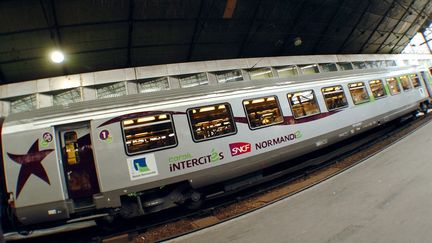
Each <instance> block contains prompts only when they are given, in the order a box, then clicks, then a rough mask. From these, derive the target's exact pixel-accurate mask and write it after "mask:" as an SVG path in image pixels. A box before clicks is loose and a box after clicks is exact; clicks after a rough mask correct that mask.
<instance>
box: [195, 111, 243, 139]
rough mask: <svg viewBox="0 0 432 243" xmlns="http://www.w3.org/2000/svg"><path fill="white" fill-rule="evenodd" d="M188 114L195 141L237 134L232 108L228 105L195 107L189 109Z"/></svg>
mask: <svg viewBox="0 0 432 243" xmlns="http://www.w3.org/2000/svg"><path fill="white" fill-rule="evenodd" d="M187 114H188V118H189V122H190V126H191V128H192V136H193V139H194V141H197V142H198V141H204V140H208V139H212V138H217V137H222V136H228V135H230V134H235V133H236V127H235V124H234V119H233V116H232V111H231V106H230V105H229V104H228V103H221V104H215V105H209V106H201V107H195V108H192V109H188V111H187Z"/></svg>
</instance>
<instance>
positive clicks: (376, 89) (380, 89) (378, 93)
mask: <svg viewBox="0 0 432 243" xmlns="http://www.w3.org/2000/svg"><path fill="white" fill-rule="evenodd" d="M369 86H370V89H371V90H372V95H373V97H375V99H379V98H383V97H386V96H387V94H386V91H385V88H384V85H383V83H382V81H381V80H380V79H377V80H371V81H369Z"/></svg>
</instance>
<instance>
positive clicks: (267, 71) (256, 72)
mask: <svg viewBox="0 0 432 243" xmlns="http://www.w3.org/2000/svg"><path fill="white" fill-rule="evenodd" d="M248 73H249V76H250V79H251V80H256V79H266V78H273V72H272V70H271V68H268V67H264V68H253V69H249V70H248Z"/></svg>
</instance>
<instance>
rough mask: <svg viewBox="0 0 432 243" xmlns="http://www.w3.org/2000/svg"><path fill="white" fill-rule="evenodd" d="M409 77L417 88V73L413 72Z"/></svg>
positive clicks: (418, 85)
mask: <svg viewBox="0 0 432 243" xmlns="http://www.w3.org/2000/svg"><path fill="white" fill-rule="evenodd" d="M410 78H411V81H412V83H413V85H414V88H417V87H420V86H421V83H420V78H419V77H418V75H417V74H415V73H413V74H410Z"/></svg>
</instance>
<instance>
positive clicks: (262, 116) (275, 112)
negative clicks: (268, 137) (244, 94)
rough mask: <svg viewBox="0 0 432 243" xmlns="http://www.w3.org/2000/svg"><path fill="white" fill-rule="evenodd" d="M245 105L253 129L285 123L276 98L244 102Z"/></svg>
mask: <svg viewBox="0 0 432 243" xmlns="http://www.w3.org/2000/svg"><path fill="white" fill-rule="evenodd" d="M243 105H244V108H245V111H246V114H247V117H248V121H249V126H250V127H251V128H252V129H253V128H258V127H263V126H270V125H273V124H278V123H281V122H283V116H282V113H281V110H280V108H279V102H278V100H277V97H276V96H270V97H263V98H256V99H250V100H244V101H243Z"/></svg>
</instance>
